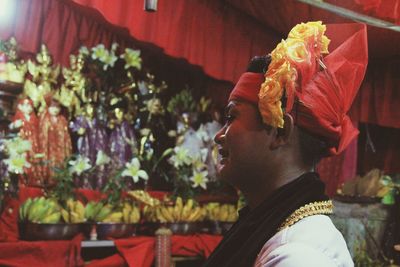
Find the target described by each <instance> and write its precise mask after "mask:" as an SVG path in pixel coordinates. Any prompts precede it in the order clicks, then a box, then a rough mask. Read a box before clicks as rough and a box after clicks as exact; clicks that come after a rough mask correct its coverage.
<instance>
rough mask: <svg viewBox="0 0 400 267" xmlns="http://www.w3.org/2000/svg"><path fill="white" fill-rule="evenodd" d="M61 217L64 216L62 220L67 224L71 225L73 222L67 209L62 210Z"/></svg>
mask: <svg viewBox="0 0 400 267" xmlns="http://www.w3.org/2000/svg"><path fill="white" fill-rule="evenodd" d="M61 216H62V218H63V219H64V221H65V222H66V223H70V222H71V220H70V218H69V213H68V211H66V210H65V209H61Z"/></svg>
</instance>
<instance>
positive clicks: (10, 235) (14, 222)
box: [0, 187, 43, 241]
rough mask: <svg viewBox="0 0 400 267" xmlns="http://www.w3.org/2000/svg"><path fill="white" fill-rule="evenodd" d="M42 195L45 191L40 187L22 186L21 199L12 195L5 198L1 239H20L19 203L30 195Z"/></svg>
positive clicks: (1, 216)
mask: <svg viewBox="0 0 400 267" xmlns="http://www.w3.org/2000/svg"><path fill="white" fill-rule="evenodd" d="M41 195H43V192H42V190H41V189H40V188H34V187H20V189H19V199H15V198H11V197H7V198H5V199H4V202H3V203H4V210H3V212H2V213H1V215H0V241H16V240H18V239H19V233H18V214H19V205H20V203H23V202H24V201H25V200H26V199H28V198H30V197H38V196H41Z"/></svg>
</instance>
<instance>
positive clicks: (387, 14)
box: [354, 0, 400, 24]
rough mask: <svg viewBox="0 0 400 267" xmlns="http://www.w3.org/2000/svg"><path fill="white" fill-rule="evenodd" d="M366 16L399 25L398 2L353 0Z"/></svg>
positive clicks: (393, 0)
mask: <svg viewBox="0 0 400 267" xmlns="http://www.w3.org/2000/svg"><path fill="white" fill-rule="evenodd" d="M354 1H355V2H356V3H357V4H358V5H361V6H362V7H363V9H364V10H365V11H366V12H367V14H369V15H372V16H375V17H379V18H382V19H387V20H390V21H392V22H394V23H396V24H400V0H354Z"/></svg>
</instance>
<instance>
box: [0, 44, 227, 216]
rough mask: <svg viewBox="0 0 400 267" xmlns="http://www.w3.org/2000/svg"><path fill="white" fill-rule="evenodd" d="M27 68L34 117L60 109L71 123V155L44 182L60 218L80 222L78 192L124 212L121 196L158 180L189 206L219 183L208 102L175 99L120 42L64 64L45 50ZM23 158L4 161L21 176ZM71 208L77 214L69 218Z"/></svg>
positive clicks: (82, 52) (188, 95) (186, 94)
mask: <svg viewBox="0 0 400 267" xmlns="http://www.w3.org/2000/svg"><path fill="white" fill-rule="evenodd" d="M25 65H26V68H27V70H28V72H27V75H26V77H25V84H24V97H26V98H27V99H29V101H31V102H32V103H33V112H32V113H34V114H37V115H38V118H39V120H41V119H42V118H43V117H44V114H46V112H48V113H51V112H53V109H56V108H57V109H58V110H57V120H61V119H62V118H64V119H65V120H66V121H67V122H68V123H67V124H66V125H67V127H66V128H68V129H66V131H67V132H68V134H70V136H71V140H72V154H71V155H70V156H69V157H67V158H65V159H64V161H63V162H62V164H59V165H57V166H52V167H54V168H53V169H54V171H53V176H54V177H53V178H54V180H55V181H56V182H55V183H54V184H47V185H45V186H46V187H47V188H46V190H47V191H48V192H47V195H48V197H50V198H55V199H58V201H59V204H60V206H61V208H62V209H64V210H66V211H68V213H69V215H68V216H64V215H62V216H63V217H65V218H64V221H66V222H68V221H74V222H78V221H81V220H82V214H81V213H82V207H81V206H80V204H77V203H76V200H74V201H75V202H71V199H76V190H75V189H76V188H87V189H94V190H99V191H102V192H103V193H105V195H106V199H104V200H103V202H102V205H103V207H105V209H110V210H112V209H111V208H110V207H121V205H122V202H121V201H123V200H122V195H121V192H123V191H129V190H132V189H144V190H146V189H151V188H152V187H153V188H154V187H155V186H157V185H158V184H159V183H160V182H161V183H164V184H167V186H166V187H167V188H168V189H171V190H172V191H173V194H174V197H177V196H180V197H182V198H183V199H184V200H185V201H187V200H188V199H191V198H193V197H194V196H195V195H197V194H201V193H205V192H207V191H208V190H209V189H210V188H212V187H213V185H214V184H216V183H217V182H216V181H215V170H214V169H213V168H215V161H216V153H215V149H214V147H213V146H212V137H213V135H214V133H215V129H217V128H219V124H218V123H214V124H213V125H210V120H209V118H207V119H205V118H206V116H204V114H207V113H208V112H209V109H210V106H211V101H210V100H209V99H207V98H205V97H195V96H194V95H193V93H192V92H191V90H190V89H189V87H186V88H185V89H184V90H181V91H180V92H178V93H176V94H172V92H171V91H169V89H168V86H167V84H166V83H165V82H163V81H159V80H157V79H156V77H155V76H154V75H152V74H151V73H149V72H148V71H147V70H146V68H145V65H144V64H143V62H142V58H141V52H140V51H139V50H134V49H131V48H122V47H119V46H118V45H117V44H112V45H111V47H110V48H107V47H106V46H105V45H103V44H99V45H96V46H94V47H91V48H89V47H81V48H80V49H79V51H77V53H76V54H74V55H71V56H70V66H69V67H59V66H58V65H54V64H53V62H52V59H51V55H50V54H49V51H48V50H47V48H46V47H45V46H44V45H43V46H41V50H40V52H39V53H38V55H37V56H36V59H35V60H30V61H28V62H27V63H26V64H25ZM49 93H50V94H49ZM49 95H50V96H51V97H52V99H51V101H49V100H48V96H49ZM50 102H51V103H53V102H56V103H58V104H59V106H54V107H53V106H51V107H50V106H49V103H50ZM54 113H55V112H54ZM14 124H15V127H17V124H18V122H17V121H15V122H14ZM213 127H214V130H213V129H212V128H213ZM25 141H26V140H25ZM25 141H24V140H23V139H21V138H20V140H15V142H20V143H21V144H19V145H18V146H17V147H18V149H23V148H24V147H28V145H27V144H26V142H25ZM7 145H8V146H10V147H15V145H13V144H11V143H7ZM23 154H24V152H21V153H20V154H18V153H16V154H13V155H14V156H13V157H12V158H9V159H6V160H4V161H2V162H3V164H5V166H6V168H7V169H9V170H12V171H14V173H21V171H22V170H24V169H26V168H28V167H29V164H31V163H30V162H29V161H26V160H25V161H24V157H23ZM25 159H26V158H25ZM45 164H46V162H45ZM157 189H159V188H157ZM163 189H165V187H164V188H163ZM36 201H39V200H36ZM38 205H39V204H38ZM91 205H92V204H91ZM93 205H94V204H93ZM93 205H92V206H93ZM107 205H110V206H107ZM78 206H79V207H78ZM90 209H92V208H90ZM72 211H73V212H74V213H79V214H80V216H78V217H74V218H72V217H71V212H72ZM60 212H61V213H62V211H60ZM117 212H118V216H119V215H120V214H119V212H120V210H118V211H117ZM121 212H122V211H121ZM115 216H117V215H115ZM66 218H67V219H66Z"/></svg>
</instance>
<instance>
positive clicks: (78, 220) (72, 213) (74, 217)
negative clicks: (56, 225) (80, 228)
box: [70, 211, 84, 223]
mask: <svg viewBox="0 0 400 267" xmlns="http://www.w3.org/2000/svg"><path fill="white" fill-rule="evenodd" d="M70 219H71V221H70V223H81V222H83V221H84V218H83V217H81V216H80V215H79V214H78V213H76V212H75V211H70Z"/></svg>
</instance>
